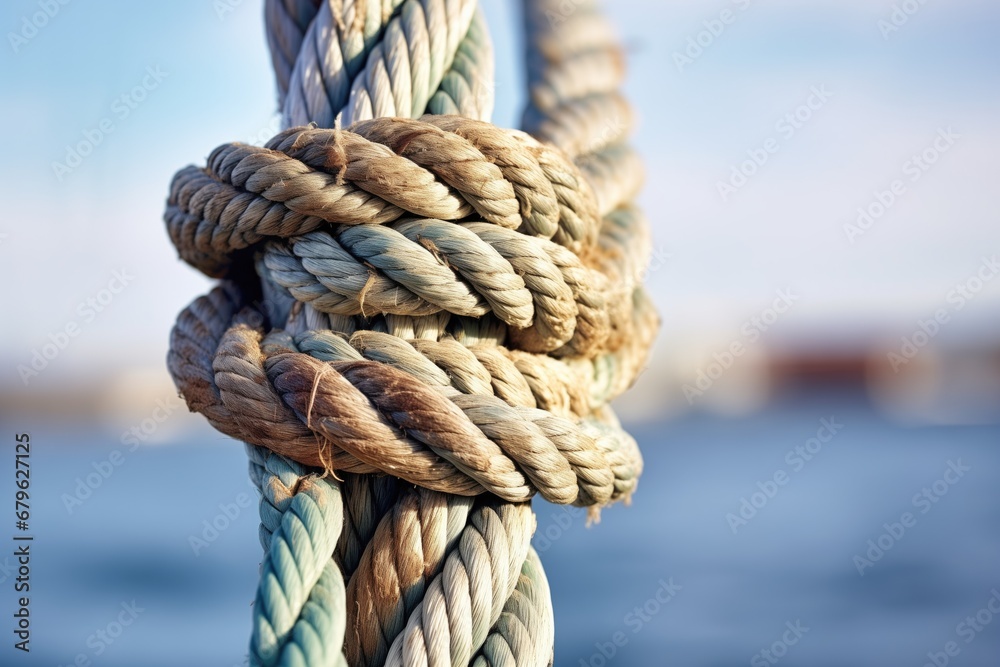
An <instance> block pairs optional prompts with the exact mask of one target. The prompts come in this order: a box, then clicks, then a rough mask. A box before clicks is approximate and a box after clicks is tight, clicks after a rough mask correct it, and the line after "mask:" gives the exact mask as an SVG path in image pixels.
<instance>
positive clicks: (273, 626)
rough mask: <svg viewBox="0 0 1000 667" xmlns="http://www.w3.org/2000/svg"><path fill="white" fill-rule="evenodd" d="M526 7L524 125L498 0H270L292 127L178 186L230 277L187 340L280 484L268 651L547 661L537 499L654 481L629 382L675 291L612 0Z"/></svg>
mask: <svg viewBox="0 0 1000 667" xmlns="http://www.w3.org/2000/svg"><path fill="white" fill-rule="evenodd" d="M523 10H524V11H523V14H524V19H525V20H524V27H525V30H526V33H527V71H528V85H529V104H528V108H527V109H526V111H525V114H524V121H523V128H524V131H520V130H508V129H503V128H499V127H496V126H494V125H492V124H490V123H489V117H490V114H491V111H492V106H493V89H494V84H493V47H492V44H491V42H490V38H489V30H488V26H487V25H486V22H485V20H484V18H483V15H482V11H481V10H480V9H479V8H478V7H477V3H476V2H475V0H267V1H266V2H265V21H266V27H267V41H268V46H269V47H270V51H271V56H272V62H273V65H274V71H275V76H276V80H277V85H278V92H279V106H280V110H281V114H282V118H283V124H284V127H285V128H286V129H284V130H283V131H281V132H280V133H278V134H277V135H276V136H275V137H273V138H272V139H271V140H270V141H269V142H268V143H267V144H266V145H264V146H250V145H245V144H239V143H231V144H224V145H221V146H219V147H218V148H216V149H215V150H214V151H212V153H211V154H210V155H209V158H208V161H207V164H206V165H205V166H202V167H196V166H189V167H186V168H184V169H182V170H181V171H179V172H178V173H177V174H176V176H175V177H174V179H173V182H172V183H171V185H170V192H169V197H168V200H167V209H166V213H165V215H164V220H165V222H166V226H167V230H168V232H169V235H170V238H171V240H172V241H173V243H174V245H175V246H176V248H177V251H178V253H179V256H180V258H181V259H182V260H183V261H185V262H186V263H188V264H189V265H190V266H192V267H194V268H195V269H197V270H199V271H201V272H202V273H204V274H205V275H207V276H210V277H213V278H218V279H220V282H219V284H218V286H217V287H215V289H213V290H212V291H211V292H210V293H209V294H207V295H205V296H202V297H200V298H198V299H196V300H195V301H194V302H193V303H192V304H191V305H190V306H188V307H187V308H186V309H185V310H184V311H183V312H181V314H180V315H179V316H178V318H177V323H176V325H175V326H174V329H173V331H172V333H171V337H170V352H169V355H168V366H169V369H170V372H171V375H172V376H173V379H174V382H175V383H176V385H177V388H178V390H179V391H180V393H181V395H182V396H183V397H184V399H185V400H186V402H187V404H188V407H189V408H190V409H191V410H193V411H196V412H200V413H202V414H203V415H204V416H205V417H206V418H207V419H208V420H209V422H210V423H211V424H212V425H213V426H214V427H215V428H216V429H218V430H219V431H221V432H222V433H225V434H227V435H229V436H231V437H233V438H236V439H238V440H242V441H243V442H245V443H246V451H247V456H248V458H249V461H250V476H251V479H252V480H253V482H254V484H255V485H256V487H257V488H258V489H259V491H260V518H261V523H260V541H261V545H262V546H263V549H264V554H265V555H264V559H263V562H262V564H261V577H260V584H259V586H258V589H257V595H256V599H255V602H254V606H253V622H252V636H251V642H250V661H251V664H253V665H285V666H292V665H302V666H304V665H309V666H317V667H320V666H333V665H351V666H352V667H361V666H366V667H368V666H370V667H376V666H382V665H393V666H397V665H398V666H401V667H402V666H406V667H417V666H424V665H427V666H431V665H433V666H439V665H440V666H445V665H448V666H451V667H462V666H465V665H475V666H476V667H487V666H495V667H500V666H504V667H542V666H544V665H550V664H552V660H553V653H552V646H553V641H554V627H555V626H554V620H553V616H552V603H551V598H550V594H549V587H548V583H547V581H546V579H545V573H544V570H543V569H542V565H541V563H540V561H539V559H538V555H537V554H536V553H535V552H534V550H533V549H532V548H531V545H530V540H531V536H532V534H533V532H534V530H535V524H536V521H535V516H534V514H533V513H532V510H531V506H530V501H531V499H532V498H533V497H534V496H535V495H540V496H541V497H542V498H544V499H545V500H547V501H549V502H552V503H558V504H573V505H577V506H581V507H587V508H588V511H589V512H590V516H591V517H592V518H595V519H596V518H597V516H598V511H599V509H600V508H601V507H602V506H605V505H608V504H610V503H613V502H616V501H618V500H624V501H626V502H627V501H628V500H629V499H630V498H631V495H632V493H633V492H634V491H635V489H636V485H637V483H638V479H639V476H640V474H641V472H642V458H641V456H640V454H639V450H638V447H637V446H636V443H635V441H634V440H633V439H632V438H631V437H630V436H629V435H628V434H627V433H626V432H625V431H624V430H623V429H622V428H621V426H620V425H619V423H618V421H617V419H616V417H615V415H614V413H613V412H612V410H611V409H610V407H609V406H608V403H609V402H610V401H611V400H612V399H614V398H615V397H617V396H619V395H620V394H621V393H622V392H624V391H625V390H626V389H627V388H628V387H629V386H631V384H632V383H633V382H634V381H635V379H636V377H637V376H638V374H639V372H640V371H641V369H642V367H643V365H644V364H645V361H646V357H647V354H648V352H649V349H650V347H651V345H652V342H653V339H654V337H655V335H656V331H657V328H658V325H659V319H658V316H657V314H656V312H655V310H654V309H653V307H652V305H651V302H650V299H649V297H648V295H647V294H646V292H645V290H644V289H643V287H642V285H641V279H642V276H643V274H644V272H645V268H646V265H647V262H648V256H649V250H650V241H649V233H648V225H647V223H646V221H645V219H644V218H643V216H642V214H641V213H640V212H639V210H638V209H637V208H636V207H635V206H634V205H633V204H632V203H631V202H632V200H633V198H634V197H635V196H636V194H637V193H638V191H639V188H640V186H641V182H642V169H641V165H640V163H639V160H638V158H637V156H636V154H635V152H634V151H633V150H632V149H631V148H630V147H629V146H628V144H627V139H628V135H629V132H630V130H631V127H632V116H631V113H630V109H629V107H628V105H627V103H626V102H625V101H624V99H623V98H622V97H621V95H620V94H619V93H618V89H619V88H620V86H621V83H622V79H623V76H624V68H623V57H622V54H621V52H620V49H619V47H618V46H617V44H616V43H615V40H614V38H613V36H612V35H613V32H612V31H611V29H610V26H609V25H608V24H607V23H606V22H605V20H604V19H603V17H601V16H600V14H599V13H598V12H597V10H596V9H595V7H594V3H593V2H592V1H591V0H574V1H573V2H564V1H561V0H524V4H523Z"/></svg>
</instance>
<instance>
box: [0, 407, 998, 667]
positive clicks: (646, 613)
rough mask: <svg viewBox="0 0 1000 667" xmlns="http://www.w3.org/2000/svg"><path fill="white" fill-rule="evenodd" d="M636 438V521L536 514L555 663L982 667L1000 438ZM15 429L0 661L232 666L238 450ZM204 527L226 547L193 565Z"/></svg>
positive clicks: (699, 424) (698, 427) (863, 420)
mask: <svg viewBox="0 0 1000 667" xmlns="http://www.w3.org/2000/svg"><path fill="white" fill-rule="evenodd" d="M3 424H4V427H5V428H4V430H5V432H7V433H13V432H14V430H15V429H16V430H21V429H22V428H23V426H18V425H17V424H16V423H14V422H13V421H11V420H9V419H6V418H5V419H4V420H3ZM630 428H631V430H632V432H633V433H634V434H635V436H636V438H637V439H638V441H639V443H640V445H641V446H642V448H643V452H644V455H645V462H646V468H645V472H644V474H643V478H642V482H641V485H640V487H639V490H638V492H637V493H636V494H635V496H634V498H633V502H632V504H631V506H628V507H625V506H621V505H619V506H615V507H612V508H610V509H607V510H605V511H604V512H603V514H602V516H601V520H600V523H599V524H597V525H592V526H589V527H588V526H587V520H586V515H585V513H584V512H582V511H580V510H565V509H561V508H558V507H555V506H553V505H549V504H546V503H544V502H538V501H536V511H537V513H538V533H537V534H536V538H535V544H536V548H537V549H538V550H539V552H540V554H541V556H542V559H543V562H544V563H545V565H546V569H547V572H548V576H549V581H550V584H551V587H552V594H553V598H554V604H555V612H556V623H557V630H556V653H555V657H556V661H555V664H556V665H566V666H569V667H579V666H580V665H584V666H586V665H590V666H591V667H604V666H606V665H615V666H620V667H660V666H665V665H680V666H684V667H730V666H736V665H751V666H752V667H754V666H756V665H771V664H780V665H782V666H787V667H793V666H809V667H845V666H854V667H868V666H871V667H876V666H877V667H897V666H898V667H905V666H907V665H912V666H914V667H921V666H922V665H925V664H935V662H932V660H933V661H936V664H937V667H941V665H944V664H950V665H956V666H963V667H974V666H975V667H993V666H996V665H1000V614H996V615H995V614H994V613H993V611H991V610H990V609H989V606H990V603H991V600H992V601H993V602H992V606H993V609H996V610H998V611H1000V530H998V529H1000V427H997V426H980V427H923V428H905V427H900V426H898V425H895V424H893V423H891V422H888V421H886V420H884V419H883V418H882V417H880V416H879V415H878V414H877V413H875V412H874V411H872V410H871V409H870V408H869V407H868V405H867V404H866V403H865V402H864V401H863V400H860V399H859V398H857V397H854V396H851V395H845V394H823V395H809V396H805V397H801V398H799V399H797V400H794V401H786V402H783V403H781V404H777V405H774V406H772V407H770V408H768V409H766V410H764V411H762V412H760V413H757V414H756V415H753V416H750V417H744V418H732V419H719V418H711V417H707V416H703V415H690V416H687V417H683V418H680V419H676V420H672V421H665V422H663V423H646V424H634V425H631V426H630ZM30 430H31V435H32V442H33V450H32V459H31V462H32V463H31V465H32V490H31V494H32V497H31V502H32V518H31V526H30V530H29V531H28V532H29V533H30V534H32V535H33V536H34V537H35V539H34V541H33V542H32V543H31V555H32V560H31V567H32V570H31V600H30V610H31V622H32V638H31V652H30V654H27V655H25V654H22V653H20V652H18V651H15V650H14V649H13V643H14V641H15V639H14V636H13V634H12V633H11V631H10V628H12V627H13V620H12V614H13V611H14V592H13V584H14V577H15V576H16V573H15V572H14V570H13V568H12V567H11V565H12V564H13V560H12V558H11V557H10V556H8V554H10V553H11V552H12V550H13V547H12V546H10V545H12V544H13V543H12V542H11V541H10V538H11V536H12V534H13V533H14V532H16V531H15V530H14V526H13V524H14V517H13V516H12V515H13V512H9V514H8V515H7V519H8V520H5V521H3V522H0V526H4V525H5V524H6V527H5V529H4V530H2V531H0V542H3V543H4V545H5V546H4V547H3V549H2V551H0V554H3V555H0V580H2V582H0V591H2V593H0V601H2V605H3V608H2V609H0V613H2V615H3V617H4V618H5V619H6V622H5V623H4V624H3V626H4V635H3V645H2V647H0V664H2V665H48V666H55V665H73V664H80V665H87V664H92V665H101V666H106V667H112V666H121V667H179V666H187V667H202V666H204V667H234V666H236V665H242V664H245V659H246V645H247V639H248V636H249V631H250V623H249V619H250V603H251V601H252V599H253V596H254V586H255V583H256V580H257V569H258V565H259V562H260V555H261V551H260V546H259V543H258V539H257V510H256V499H255V498H254V499H253V500H252V502H250V503H249V505H248V506H245V507H241V506H240V505H241V503H242V504H244V505H246V504H247V503H246V502H245V501H246V500H247V498H248V497H250V496H251V495H252V490H251V487H250V486H249V484H248V482H247V478H246V460H245V456H244V454H243V451H242V447H241V446H240V445H238V444H236V443H234V442H232V441H230V440H228V439H227V438H224V437H222V436H218V435H216V434H214V433H213V432H211V431H210V430H208V429H207V428H206V429H200V428H199V429H198V430H197V431H196V432H195V433H194V434H189V435H186V436H185V437H183V438H182V439H179V440H178V441H176V442H171V443H168V444H159V445H156V446H149V447H147V446H142V447H138V448H137V449H135V451H129V449H128V448H127V447H123V445H122V443H121V442H120V441H119V437H120V431H119V430H116V429H115V428H113V427H109V426H106V425H104V426H86V425H79V424H75V425H68V424H60V423H47V424H43V423H36V424H33V425H31V427H30ZM813 438H815V440H813V441H811V442H810V439H813ZM9 440H10V441H11V442H10V447H9V448H8V447H5V449H4V451H5V452H7V453H5V454H4V456H3V461H2V462H0V488H2V489H3V496H0V498H4V500H2V502H0V506H5V507H11V506H12V505H13V501H12V500H10V501H8V500H6V498H11V499H12V494H13V485H12V479H13V439H12V437H11V438H9ZM821 440H825V442H822V441H821ZM797 447H798V448H800V450H799V451H798V452H797V451H796V448H797ZM810 449H811V450H812V451H810ZM114 450H118V451H120V452H122V460H120V461H119V465H117V466H115V467H114V471H113V473H112V474H111V475H110V476H109V477H107V479H104V480H103V481H102V482H101V485H100V486H99V487H97V488H95V489H93V490H92V494H91V495H90V496H89V497H87V498H86V499H84V500H83V501H82V502H81V503H79V504H76V503H74V504H73V505H72V506H71V507H68V506H67V503H66V497H67V494H73V493H74V491H75V487H76V486H77V481H76V480H77V479H78V478H81V479H82V478H85V477H86V476H87V475H88V474H89V473H92V472H94V471H95V467H94V466H95V465H96V466H98V468H100V467H101V464H102V462H105V461H107V460H108V459H109V457H110V456H111V452H113V451H114ZM803 451H804V452H805V454H802V452H803ZM806 455H808V458H807V456H806ZM104 469H105V470H106V467H105V468H104ZM948 471H951V472H948ZM776 480H778V481H776ZM779 482H780V483H779ZM925 490H926V491H925ZM755 494H756V495H755ZM81 495H82V494H81ZM744 499H746V503H744ZM220 506H221V507H222V508H228V510H229V514H230V515H233V516H232V518H230V519H229V520H228V526H226V528H225V529H224V530H221V531H219V532H218V533H217V535H216V536H215V537H214V538H213V539H212V540H210V541H209V540H206V543H205V544H204V545H202V546H201V547H200V548H199V549H197V553H195V551H196V549H195V548H194V547H193V546H192V541H191V538H192V536H201V537H202V538H203V539H204V527H205V524H204V523H203V522H205V521H209V522H211V521H213V520H215V519H216V517H217V516H218V515H219V514H221V513H223V509H220ZM234 507H235V508H238V510H239V512H238V514H236V513H235V512H234V510H233V508H234ZM741 510H742V514H741ZM218 523H219V524H220V525H221V524H223V523H227V522H223V521H219V522H218ZM209 535H211V533H209ZM869 541H871V543H870V542H869ZM873 545H874V547H873ZM5 557H6V558H7V559H9V560H5ZM977 615H978V620H977ZM121 620H128V621H129V624H128V625H126V626H123V627H122V628H121V632H120V634H117V636H114V637H112V636H111V635H110V634H108V632H109V631H110V632H111V633H112V634H115V633H116V632H117V629H118V628H117V625H116V623H117V622H119V621H121ZM99 630H102V631H103V632H104V636H105V637H106V638H107V639H108V640H110V641H105V640H103V639H101V638H100V635H99V634H98V631H99ZM764 651H767V653H766V654H765V653H763V652H764ZM948 651H950V653H951V655H948ZM80 656H82V657H80ZM75 661H76V662H75Z"/></svg>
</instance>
